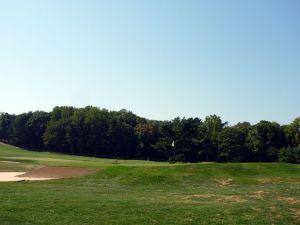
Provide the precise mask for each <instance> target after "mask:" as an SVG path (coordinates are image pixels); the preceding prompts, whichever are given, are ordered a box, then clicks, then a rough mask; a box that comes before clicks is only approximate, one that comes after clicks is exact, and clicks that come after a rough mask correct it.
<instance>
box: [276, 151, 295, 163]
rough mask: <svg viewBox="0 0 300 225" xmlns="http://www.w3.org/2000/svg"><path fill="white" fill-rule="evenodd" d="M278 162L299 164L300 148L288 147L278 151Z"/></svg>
mask: <svg viewBox="0 0 300 225" xmlns="http://www.w3.org/2000/svg"><path fill="white" fill-rule="evenodd" d="M278 160H279V162H287V163H300V147H288V148H282V149H280V152H279V155H278Z"/></svg>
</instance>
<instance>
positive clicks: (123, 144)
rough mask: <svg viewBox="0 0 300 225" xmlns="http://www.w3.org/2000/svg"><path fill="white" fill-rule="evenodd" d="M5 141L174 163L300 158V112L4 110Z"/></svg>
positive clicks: (0, 117) (0, 118) (0, 136)
mask: <svg viewBox="0 0 300 225" xmlns="http://www.w3.org/2000/svg"><path fill="white" fill-rule="evenodd" d="M0 141H2V142H6V143H13V144H16V145H21V146H24V147H29V148H32V149H38V150H42V149H47V150H49V151H60V152H63V153H70V154H76V155H88V156H97V157H115V158H127V159H131V158H142V159H151V160H169V161H170V162H178V161H182V162H198V161H221V162H243V161H265V162H273V161H277V160H278V159H279V161H282V162H292V163H299V158H300V155H299V154H300V153H299V147H297V146H299V145H300V117H299V118H296V119H295V120H294V121H293V122H292V123H291V124H289V125H284V126H280V125H279V124H278V123H275V122H268V121H260V122H259V123H258V124H255V125H253V126H251V124H250V123H248V122H243V123H238V124H236V125H234V126H231V127H228V126H227V123H224V122H222V120H221V118H220V117H218V116H216V115H211V116H208V117H206V118H205V120H204V122H202V121H201V120H200V119H199V118H179V117H177V118H175V119H174V120H172V121H151V120H147V119H145V118H141V117H138V116H137V115H135V114H133V113H132V112H130V111H127V110H120V111H108V110H106V109H100V108H97V107H92V106H88V107H85V108H74V107H67V106H63V107H55V108H54V109H53V110H52V112H50V113H46V112H42V111H36V112H28V113H23V114H20V115H10V114H7V113H1V114H0Z"/></svg>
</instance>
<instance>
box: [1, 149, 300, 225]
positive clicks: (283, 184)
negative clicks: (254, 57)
mask: <svg viewBox="0 0 300 225" xmlns="http://www.w3.org/2000/svg"><path fill="white" fill-rule="evenodd" d="M1 161H2V162H1ZM3 161H15V162H19V163H8V162H3ZM44 165H46V166H72V167H86V168H96V169H97V172H96V173H94V174H91V175H88V176H85V177H81V178H68V179H60V180H50V181H30V182H9V183H0V200H1V201H0V224H1V225H2V224H3V225H5V224H55V225H57V224H58V225H59V224H72V225H73V224H75V225H76V224H103V225H106V224H115V225H117V224H118V225H121V224H124V225H125V224H128V225H129V224H130V225H131V224H136V225H143V224H149V225H150V224H152V225H154V224H170V225H171V224H172V225H176V224H195V225H198V224H256V225H257V224H270V225H271V224H282V225H286V224H300V165H292V164H276V163H272V164H263V163H243V164H234V163H224V164H221V163H209V164H201V163H198V164H175V165H174V164H172V165H170V164H168V163H160V162H148V161H139V160H130V161H125V162H124V161H122V160H118V164H116V163H115V160H113V159H97V158H90V157H80V156H69V155H61V154H54V153H44V152H31V151H25V150H22V149H18V148H15V147H11V146H7V145H1V144H0V171H23V170H31V169H33V168H35V167H41V166H44Z"/></svg>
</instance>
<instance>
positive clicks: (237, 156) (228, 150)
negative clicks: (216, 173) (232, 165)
mask: <svg viewBox="0 0 300 225" xmlns="http://www.w3.org/2000/svg"><path fill="white" fill-rule="evenodd" d="M245 141H246V134H245V133H244V132H243V131H242V130H240V129H238V128H236V127H227V128H225V129H223V130H222V131H221V132H220V134H219V145H218V146H219V151H218V158H219V160H221V161H227V162H242V161H244V160H245V157H246V155H247V147H246V144H245Z"/></svg>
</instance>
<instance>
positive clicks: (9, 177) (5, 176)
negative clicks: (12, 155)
mask: <svg viewBox="0 0 300 225" xmlns="http://www.w3.org/2000/svg"><path fill="white" fill-rule="evenodd" d="M24 173H25V172H0V182H8V181H21V180H51V179H53V178H46V177H45V178H36V177H18V176H20V175H22V174H24Z"/></svg>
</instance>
